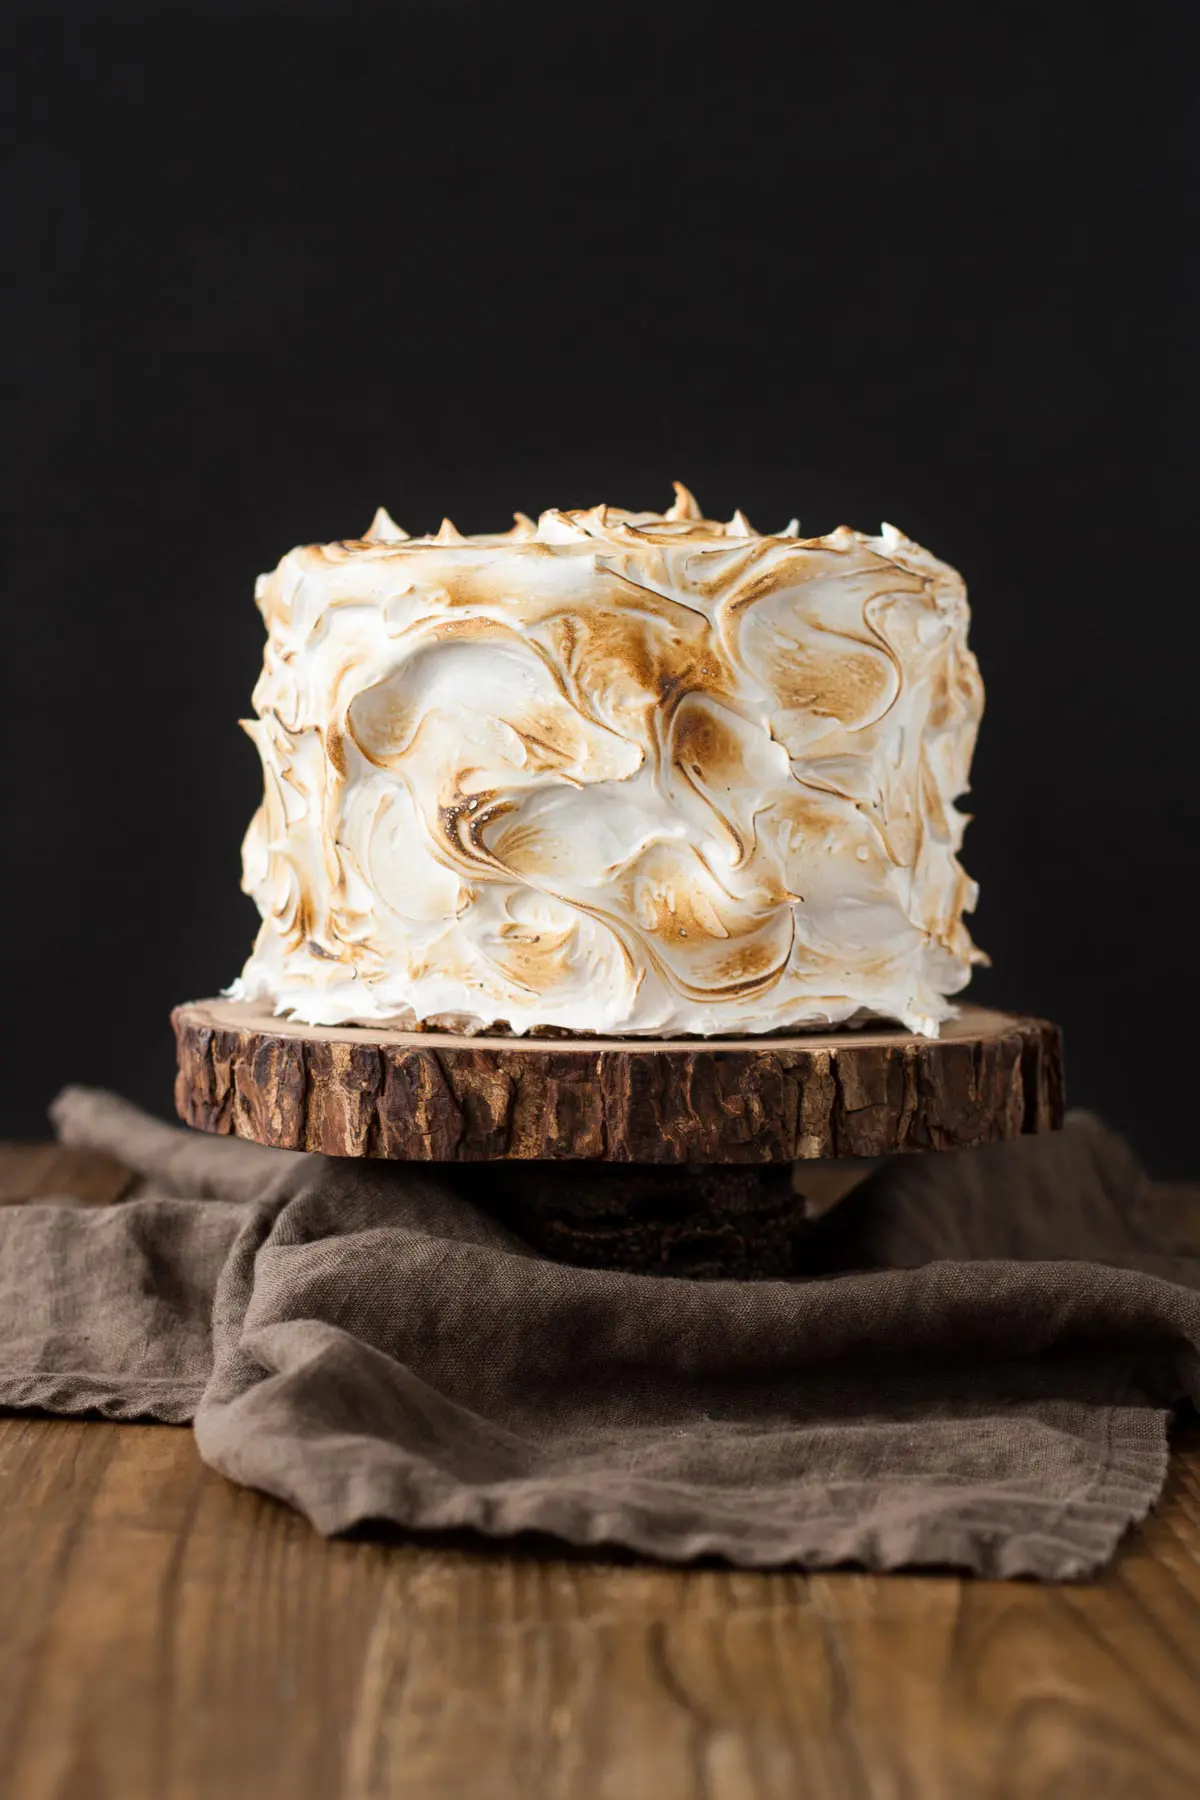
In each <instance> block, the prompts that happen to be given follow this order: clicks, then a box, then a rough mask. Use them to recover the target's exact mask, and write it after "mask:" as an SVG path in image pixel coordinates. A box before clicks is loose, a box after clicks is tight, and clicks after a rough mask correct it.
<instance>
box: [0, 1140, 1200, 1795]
mask: <svg viewBox="0 0 1200 1800" xmlns="http://www.w3.org/2000/svg"><path fill="white" fill-rule="evenodd" d="M22 1154H24V1153H22ZM24 1167H25V1170H26V1175H27V1177H31V1176H32V1175H34V1174H36V1177H37V1182H38V1184H39V1185H41V1183H43V1182H49V1189H48V1190H47V1191H53V1190H54V1187H55V1185H56V1181H55V1179H53V1178H52V1174H50V1173H48V1170H50V1169H51V1165H49V1164H48V1163H47V1162H46V1161H45V1159H44V1158H43V1159H42V1160H41V1161H38V1160H37V1159H36V1156H35V1157H33V1158H31V1159H30V1160H28V1161H27V1162H26V1163H25V1165H24ZM0 1177H3V1178H4V1180H5V1181H6V1182H7V1184H8V1188H9V1190H12V1189H14V1188H16V1187H19V1186H20V1185H21V1182H20V1177H19V1174H18V1166H17V1153H12V1152H10V1153H8V1154H7V1156H3V1157H0ZM13 1197H16V1195H15V1194H14V1195H13ZM1172 1205H1173V1206H1181V1205H1182V1201H1181V1200H1178V1199H1176V1200H1175V1201H1173V1202H1172ZM0 1671H2V1676H0V1772H2V1773H0V1793H3V1795H4V1796H5V1800H243V1796H244V1797H245V1800H393V1797H395V1800H541V1797H542V1796H546V1797H547V1800H809V1797H810V1796H811V1797H813V1800H1025V1797H1026V1796H1031V1797H1040V1796H1046V1797H1047V1800H1049V1797H1050V1796H1053V1797H1054V1800H1074V1797H1075V1796H1080V1797H1081V1800H1083V1797H1085V1796H1086V1800H1110V1797H1111V1800H1118V1797H1125V1796H1130V1797H1136V1800H1193V1797H1194V1796H1195V1795H1196V1793H1197V1792H1198V1791H1200V1429H1197V1428H1196V1427H1195V1426H1190V1427H1188V1428H1187V1430H1186V1432H1185V1434H1184V1435H1183V1436H1181V1438H1180V1440H1179V1443H1178V1444H1177V1448H1176V1453H1175V1455H1174V1458H1173V1461H1172V1470H1171V1476H1170V1480H1169V1483H1168V1489H1167V1493H1166V1496H1165V1498H1164V1501H1163V1503H1162V1505H1161V1506H1160V1507H1159V1508H1158V1509H1157V1511H1156V1513H1155V1515H1154V1516H1153V1517H1152V1518H1151V1519H1149V1520H1148V1521H1147V1522H1146V1524H1145V1525H1144V1526H1143V1527H1141V1528H1140V1529H1139V1530H1137V1531H1136V1532H1135V1533H1133V1534H1132V1535H1131V1537H1130V1539H1129V1541H1128V1542H1127V1544H1126V1545H1125V1546H1124V1547H1123V1549H1122V1551H1121V1552H1120V1554H1119V1555H1118V1557H1117V1559H1116V1561H1115V1563H1114V1564H1113V1566H1112V1567H1111V1568H1110V1569H1109V1570H1108V1571H1107V1573H1105V1574H1104V1575H1103V1576H1101V1577H1100V1578H1099V1579H1097V1580H1096V1581H1094V1582H1090V1583H1087V1584H1082V1585H1078V1586H1066V1587H1040V1586H1036V1585H1034V1584H1032V1583H1027V1582H985V1581H973V1580H971V1581H963V1580H959V1579H958V1578H956V1577H953V1576H943V1575H919V1576H886V1577H877V1576H869V1575H856V1574H831V1575H814V1576H804V1575H799V1574H757V1573H749V1572H738V1571H729V1570H726V1569H722V1568H717V1567H712V1568H699V1569H692V1570H685V1571H680V1570H669V1569H657V1568H652V1567H648V1566H646V1565H643V1564H639V1563H636V1562H633V1561H632V1560H628V1559H624V1558H620V1557H615V1556H614V1557H609V1558H605V1557H600V1556H596V1555H592V1554H587V1555H578V1556H575V1555H570V1554H564V1553H563V1552H562V1551H560V1550H559V1549H558V1548H557V1547H554V1546H550V1545H545V1544H523V1545H521V1546H519V1547H513V1546H499V1545H496V1546H487V1545H481V1544H479V1543H477V1542H476V1541H474V1540H466V1539H463V1540H451V1539H441V1540H436V1541H434V1540H423V1541H419V1542H417V1541H405V1540H403V1539H401V1538H399V1537H398V1536H397V1537H394V1538H391V1539H374V1540H372V1541H347V1542H336V1543H325V1542H323V1541H322V1540H321V1539H319V1538H318V1537H317V1536H316V1535H315V1534H314V1533H313V1532H312V1531H311V1530H310V1529H309V1527H308V1526H307V1525H306V1524H304V1523H303V1521H301V1520H300V1519H299V1518H298V1517H297V1516H295V1515H294V1514H292V1513H291V1512H289V1511H288V1510H287V1509H286V1508H285V1507H283V1506H281V1505H279V1504H277V1503H275V1502H273V1501H270V1500H267V1499H265V1498H263V1497H261V1496H259V1495H256V1494H253V1493H249V1492H246V1491H243V1490H240V1489H237V1488H235V1487H233V1486H232V1485H231V1484H229V1483H227V1482H225V1481H224V1480H222V1479H221V1477H219V1476H217V1475H215V1474H212V1473H211V1472H210V1471H208V1470H206V1469H205V1468H204V1467H203V1465H202V1464H201V1463H200V1462H199V1460H198V1458H197V1456H196V1453H195V1449H194V1446H193V1442H192V1438H191V1434H190V1433H189V1432H188V1431H186V1430H181V1429H177V1428H171V1427H167V1426H128V1425H109V1424H101V1423H92V1422H77V1421H61V1420H51V1419H41V1418H30V1417H25V1416H20V1415H12V1414H10V1415H7V1416H0Z"/></svg>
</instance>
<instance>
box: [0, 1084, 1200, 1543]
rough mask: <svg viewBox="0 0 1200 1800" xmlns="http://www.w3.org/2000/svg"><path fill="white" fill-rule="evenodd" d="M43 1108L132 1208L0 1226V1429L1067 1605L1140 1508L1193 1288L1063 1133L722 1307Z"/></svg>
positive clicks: (108, 1121) (572, 1537) (898, 1210)
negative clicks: (159, 1450)
mask: <svg viewBox="0 0 1200 1800" xmlns="http://www.w3.org/2000/svg"><path fill="white" fill-rule="evenodd" d="M54 1116H55V1120H56V1124H57V1126H58V1129H59V1132H60V1134H61V1136H62V1138H63V1141H64V1142H69V1143H71V1144H74V1145H78V1146H82V1147H86V1146H94V1147H97V1148H102V1149H104V1150H106V1151H108V1152H109V1153H110V1154H117V1155H120V1156H122V1157H123V1159H124V1160H125V1161H127V1162H129V1163H132V1165H133V1166H134V1168H135V1169H136V1171H137V1173H138V1174H139V1176H140V1177H141V1178H142V1179H141V1184H140V1186H139V1189H138V1190H137V1195H138V1197H136V1198H134V1199H131V1200H128V1201H125V1202H122V1203H119V1204H117V1205H115V1206H112V1207H106V1208H82V1207H75V1206H69V1205H61V1206H58V1205H54V1204H49V1205H40V1204H39V1205H31V1206H28V1207H15V1208H9V1209H6V1210H5V1211H4V1212H3V1213H0V1404H4V1405H8V1406H18V1407H39V1408H43V1409H47V1410H52V1411H59V1412H64V1413H84V1412H99V1413H102V1414H104V1415H105V1416H108V1417H113V1418H122V1419H131V1418H139V1417H141V1418H151V1419H160V1420H166V1421H169V1422H173V1423H181V1422H184V1421H186V1420H189V1419H191V1420H194V1423H195V1431H196V1439H197V1443H198V1446H199V1449H200V1453H201V1455H202V1456H204V1458H205V1459H206V1460H207V1461H208V1462H209V1463H211V1464H212V1466H213V1467H214V1468H217V1469H219V1470H220V1471H221V1472H222V1473H224V1474H225V1475H227V1476H229V1477H230V1478H231V1479H233V1480H236V1481H239V1482H242V1483H245V1484H246V1485H248V1486H251V1487H255V1488H258V1489H261V1490H262V1491H264V1492H267V1493H270V1494H273V1495H275V1496H276V1497H278V1498H280V1499H282V1500H284V1501H286V1502H287V1503H288V1504H290V1505H292V1506H294V1507H296V1508H298V1509H299V1510H300V1511H301V1512H303V1513H304V1514H305V1515H306V1516H307V1517H308V1518H309V1519H310V1520H311V1521H312V1522H313V1524H314V1525H315V1526H316V1528H317V1529H318V1530H320V1531H322V1532H326V1533H335V1532H344V1531H348V1530H352V1529H355V1528H357V1527H360V1526H364V1525H369V1524H371V1523H373V1522H378V1521H388V1522H390V1523H391V1524H393V1525H396V1526H399V1527H402V1528H405V1529H412V1530H445V1529H449V1528H462V1527H469V1528H471V1529H473V1530H476V1531H479V1532H482V1533H486V1534H489V1535H492V1536H502V1537H508V1536H514V1535H517V1534H521V1533H525V1532H539V1533H550V1534H551V1535H553V1536H556V1537H558V1538H560V1539H562V1540H563V1541H565V1542H567V1543H571V1544H575V1545H588V1546H595V1545H600V1544H614V1545H622V1546H625V1547H627V1548H629V1549H632V1550H635V1551H637V1552H639V1553H642V1554H646V1555H651V1556H655V1557H658V1558H662V1559H664V1560H667V1561H674V1562H682V1561H689V1560H694V1559H695V1558H697V1557H700V1556H709V1555H715V1556H720V1557H724V1558H726V1559H728V1560H730V1561H732V1562H735V1563H739V1564H743V1565H745V1566H747V1567H768V1566H779V1565H783V1564H799V1565H804V1566H811V1567H830V1566H833V1565H836V1564H838V1563H845V1562H852V1563H859V1564H864V1565H866V1566H868V1567H871V1568H878V1569H890V1568H898V1567H902V1566H909V1565H913V1564H923V1565H928V1564H943V1565H954V1566H957V1567H962V1568H968V1569H974V1570H977V1571H979V1572H981V1573H988V1574H996V1575H1017V1574H1030V1575H1036V1576H1040V1577H1043V1578H1047V1579H1062V1578H1068V1577H1073V1576H1078V1575H1081V1574H1084V1573H1087V1572H1088V1571H1089V1570H1093V1569H1095V1568H1097V1567H1098V1566H1099V1565H1100V1564H1102V1563H1103V1562H1104V1561H1105V1560H1106V1559H1107V1558H1108V1557H1109V1556H1111V1554H1112V1553H1113V1550H1114V1548H1115V1546H1116V1544H1117V1543H1118V1542H1119V1540H1120V1537H1121V1535H1122V1533H1123V1532H1124V1531H1125V1530H1126V1529H1127V1528H1128V1526H1129V1525H1130V1524H1131V1523H1133V1522H1134V1521H1135V1520H1137V1519H1139V1518H1141V1517H1142V1516H1143V1515H1144V1514H1145V1513H1146V1511H1147V1510H1148V1508H1149V1507H1150V1506H1151V1505H1152V1504H1153V1502H1154V1500H1155V1498H1156V1497H1157V1494H1158V1492H1159V1491H1160V1488H1161V1485H1162V1481H1163V1478H1164V1474H1165V1469H1166V1445H1167V1427H1168V1423H1169V1418H1170V1414H1171V1410H1172V1408H1173V1407H1174V1406H1175V1405H1177V1404H1178V1403H1179V1402H1181V1401H1184V1400H1191V1401H1195V1400H1196V1399H1197V1398H1198V1397H1200V1362H1198V1349H1200V1261H1198V1260H1196V1259H1193V1258H1189V1257H1186V1256H1177V1255H1174V1254H1172V1252H1171V1249H1170V1246H1169V1245H1166V1244H1164V1243H1162V1242H1160V1241H1159V1239H1158V1236H1157V1234H1156V1232H1155V1230H1154V1228H1153V1227H1152V1225H1151V1224H1150V1223H1149V1222H1148V1216H1147V1214H1146V1212H1145V1209H1144V1207H1143V1198H1144V1193H1145V1180H1144V1177H1143V1176H1142V1174H1141V1172H1140V1170H1139V1168H1138V1166H1137V1163H1136V1161H1135V1159H1134V1158H1133V1156H1132V1155H1131V1153H1130V1152H1129V1150H1128V1148H1127V1146H1125V1145H1124V1144H1123V1143H1122V1142H1121V1140H1120V1139H1118V1138H1116V1137H1115V1136H1114V1135H1113V1134H1112V1133H1110V1132H1108V1131H1106V1130H1105V1129H1104V1128H1103V1127H1102V1126H1101V1125H1100V1124H1099V1123H1098V1122H1096V1121H1094V1120H1091V1119H1081V1120H1078V1121H1076V1122H1075V1123H1073V1124H1072V1125H1071V1126H1070V1127H1069V1128H1068V1129H1067V1130H1066V1131H1064V1132H1061V1133H1058V1134H1055V1135H1053V1136H1048V1137H1044V1138H1033V1139H1027V1140H1023V1141H1021V1142H1019V1143H1015V1144H1010V1145H1003V1146H997V1147H995V1148H994V1149H988V1150H983V1151H975V1152H957V1153H954V1154H948V1155H944V1156H929V1157H923V1158H909V1159H898V1160H897V1161H895V1162H892V1163H889V1164H887V1165H884V1166H882V1167H881V1168H880V1169H878V1170H877V1171H876V1172H875V1173H874V1174H872V1175H871V1176H870V1177H869V1178H868V1180H867V1181H866V1182H864V1183H863V1185H862V1187H861V1188H860V1189H858V1190H857V1191H856V1192H855V1193H854V1194H852V1195H851V1196H850V1197H849V1198H848V1199H847V1200H845V1201H843V1202H842V1203H841V1205H840V1206H838V1207H837V1208H835V1209H834V1211H833V1212H832V1213H830V1214H829V1215H828V1216H827V1217H826V1219H824V1220H822V1221H821V1222H820V1223H819V1224H818V1226H817V1227H816V1228H815V1230H814V1234H813V1240H812V1244H811V1254H812V1267H813V1273H812V1275H811V1276H810V1277H807V1278H804V1279H797V1280H791V1281H763V1282H736V1281H697V1280H690V1279H685V1278H677V1277H675V1278H667V1277H661V1278H659V1277H653V1276H647V1275H633V1274H621V1273H615V1272H612V1271H604V1270H591V1269H581V1268H574V1267H570V1266H567V1265H564V1264H559V1263H554V1262H550V1261H548V1260H546V1259H545V1258H544V1257H542V1256H541V1255H539V1254H538V1253H536V1252H534V1251H533V1250H532V1249H531V1248H530V1246H528V1245H527V1244H525V1243H523V1242H522V1241H521V1240H520V1239H518V1238H517V1237H515V1236H514V1235H513V1233H512V1232H511V1231H509V1230H508V1229H507V1228H506V1227H505V1226H504V1225H503V1224H501V1223H499V1222H498V1221H497V1220H496V1219H494V1218H492V1217H491V1216H490V1214H489V1212H488V1210H487V1199H488V1186H489V1171H488V1169H487V1168H486V1166H474V1167H457V1166H453V1165H445V1166H431V1165H411V1164H385V1163H370V1162H348V1161H341V1160H338V1159H332V1158H327V1157H322V1156H315V1155H300V1154H297V1153H292V1152H286V1151H271V1150H265V1149H261V1148H259V1147H258V1146H255V1145H247V1144H241V1143H237V1142H235V1141H230V1140H226V1139H214V1138H207V1137H203V1136H201V1135H199V1134H194V1133H188V1132H182V1131H179V1130H177V1129H175V1128H173V1127H170V1126H166V1125H163V1124H161V1123H160V1122H158V1121H156V1120H152V1119H147V1118H145V1117H144V1116H143V1115H141V1114H140V1113H137V1112H136V1111H135V1110H134V1109H133V1108H131V1107H129V1106H128V1105H127V1104H126V1103H124V1102H122V1101H119V1100H116V1099H115V1098H114V1097H112V1096H109V1095H103V1094H97V1093H92V1092H88V1091H86V1090H80V1089H69V1090H67V1091H66V1092H65V1093H64V1094H63V1095H62V1096H60V1098H59V1100H58V1101H57V1102H56V1104H55V1110H54ZM541 1175H542V1172H541V1171H540V1169H539V1166H538V1165H529V1167H528V1171H527V1179H528V1180H529V1181H530V1182H531V1183H536V1182H537V1181H538V1180H539V1178H541ZM522 1176H523V1178H525V1177H526V1172H525V1171H522ZM512 1178H513V1171H512V1170H509V1171H508V1179H509V1180H510V1181H511V1180H512ZM612 1179H613V1181H614V1183H619V1181H620V1179H621V1171H620V1169H619V1168H614V1169H613V1172H612Z"/></svg>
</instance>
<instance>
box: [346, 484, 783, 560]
mask: <svg viewBox="0 0 1200 1800" xmlns="http://www.w3.org/2000/svg"><path fill="white" fill-rule="evenodd" d="M672 486H673V487H674V489H675V500H674V503H673V504H672V505H671V506H669V507H668V508H667V510H666V512H665V513H657V512H627V511H626V510H625V509H624V508H623V507H620V506H605V505H600V506H589V507H576V508H573V509H563V508H559V507H551V508H550V509H549V510H548V511H546V512H544V513H542V514H541V515H540V517H539V518H537V519H536V520H535V519H531V518H529V517H528V515H527V514H525V513H514V514H513V520H514V523H513V525H512V527H511V529H510V530H508V531H500V532H480V533H477V534H475V535H474V536H470V537H468V536H465V535H464V534H463V533H462V532H461V531H459V530H458V528H457V527H456V526H455V525H454V524H453V523H452V522H451V520H449V519H443V520H442V523H441V525H440V527H439V528H438V530H437V531H436V532H430V533H428V534H426V535H425V536H423V537H410V536H409V534H408V532H407V531H405V530H404V529H403V528H402V527H401V526H399V525H397V524H396V521H395V520H394V519H393V518H392V517H391V515H390V513H389V512H388V511H387V509H386V507H382V506H381V507H380V508H379V510H378V511H377V512H376V514H375V517H374V518H373V519H372V521H371V524H370V527H369V528H368V530H367V532H366V534H365V536H364V537H362V538H360V539H352V540H350V543H356V542H357V543H362V544H400V543H403V544H408V545H411V546H412V547H413V548H414V549H417V548H419V547H421V546H422V545H426V544H437V545H440V546H442V547H445V546H447V545H451V544H464V545H472V544H474V545H478V546H480V547H482V548H492V547H498V546H500V545H503V544H556V545H568V544H578V545H588V544H596V543H607V544H614V545H615V544H621V545H637V544H678V543H686V544H689V545H693V546H696V547H699V546H701V545H705V544H711V545H718V544H728V543H730V542H738V541H742V540H745V539H750V538H762V537H780V538H799V536H800V521H799V520H798V519H791V520H789V522H788V524H787V525H786V526H785V527H784V529H783V530H782V531H778V532H760V531H755V529H754V527H753V525H751V523H750V521H749V519H748V518H747V517H746V516H745V514H744V513H743V512H742V511H740V509H739V510H738V511H737V512H735V513H734V515H733V517H732V518H731V519H727V520H725V521H722V520H720V519H706V518H705V517H704V514H703V513H702V512H701V510H700V506H699V503H698V501H697V500H696V497H695V495H694V494H692V493H690V492H689V490H688V489H687V488H685V487H684V485H683V483H682V482H681V481H676V482H673V483H672ZM347 547H349V544H348V545H347Z"/></svg>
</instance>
